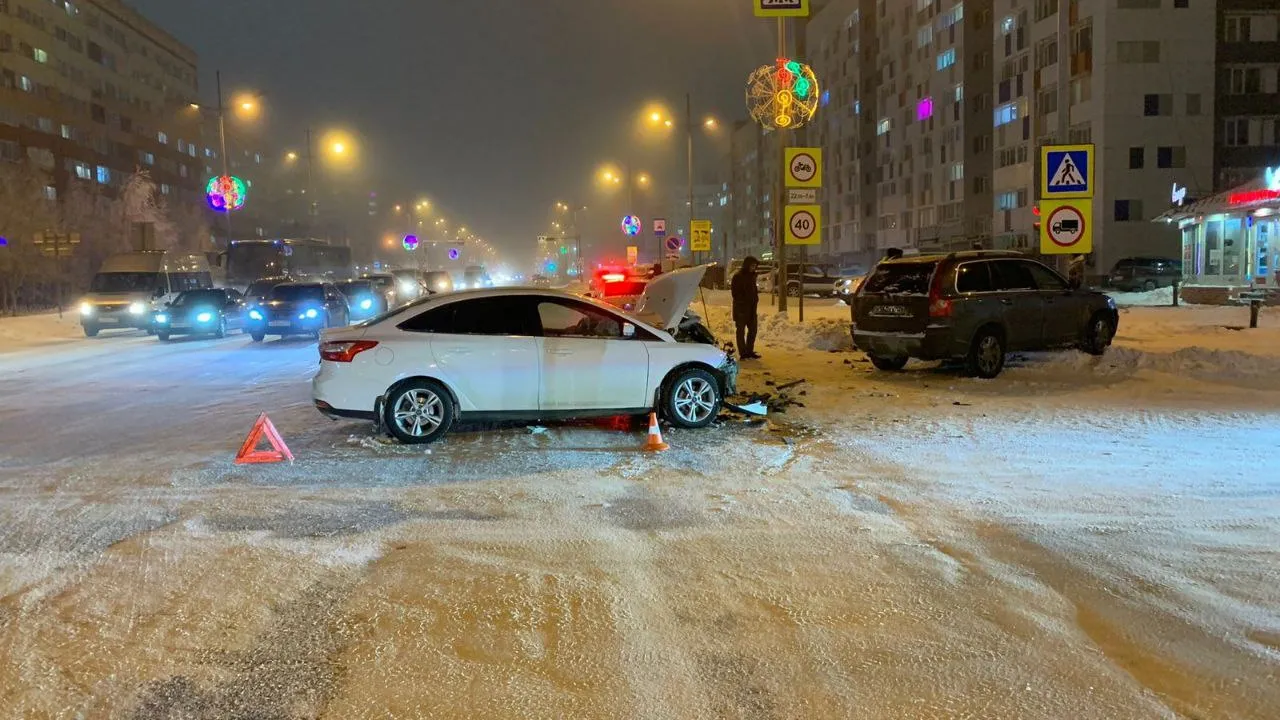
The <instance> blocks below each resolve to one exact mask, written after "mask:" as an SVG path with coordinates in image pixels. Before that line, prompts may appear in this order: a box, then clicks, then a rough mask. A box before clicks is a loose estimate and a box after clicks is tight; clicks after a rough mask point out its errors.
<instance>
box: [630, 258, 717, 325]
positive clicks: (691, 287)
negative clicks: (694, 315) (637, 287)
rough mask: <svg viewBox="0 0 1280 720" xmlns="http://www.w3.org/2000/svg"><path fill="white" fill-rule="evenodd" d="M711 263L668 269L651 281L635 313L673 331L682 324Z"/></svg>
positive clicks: (653, 323) (642, 294) (642, 318)
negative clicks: (670, 270)
mask: <svg viewBox="0 0 1280 720" xmlns="http://www.w3.org/2000/svg"><path fill="white" fill-rule="evenodd" d="M709 267H711V266H710V265H698V266H696V267H691V268H684V269H683V270H676V271H674V272H669V273H665V274H662V275H659V276H658V277H656V278H654V279H652V280H650V281H649V284H648V285H646V286H645V288H644V292H643V293H641V295H640V300H639V301H638V302H637V303H636V309H635V316H636V317H637V318H639V319H641V320H643V321H645V322H647V323H649V324H650V325H653V326H655V327H660V328H662V329H663V330H667V331H673V330H675V329H676V328H677V327H678V326H679V325H680V320H681V319H683V318H684V313H685V311H686V310H688V309H689V303H691V302H693V298H694V297H696V296H697V294H698V285H699V284H700V283H701V282H702V276H703V275H705V274H706V273H707V268H709Z"/></svg>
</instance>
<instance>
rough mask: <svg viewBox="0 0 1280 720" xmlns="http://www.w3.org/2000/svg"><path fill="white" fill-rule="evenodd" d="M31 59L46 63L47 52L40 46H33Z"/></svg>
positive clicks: (47, 59)
mask: <svg viewBox="0 0 1280 720" xmlns="http://www.w3.org/2000/svg"><path fill="white" fill-rule="evenodd" d="M31 59H32V60H35V61H36V62H38V63H47V62H49V53H47V52H45V51H44V50H41V49H40V48H35V49H34V50H32V51H31Z"/></svg>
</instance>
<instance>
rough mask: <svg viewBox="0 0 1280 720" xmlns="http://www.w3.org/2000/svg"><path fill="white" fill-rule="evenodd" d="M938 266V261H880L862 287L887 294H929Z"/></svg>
mask: <svg viewBox="0 0 1280 720" xmlns="http://www.w3.org/2000/svg"><path fill="white" fill-rule="evenodd" d="M937 266H938V263H937V262H911V263H880V264H879V265H877V266H876V269H875V270H874V271H873V272H872V273H871V277H868V278H867V281H866V282H865V283H863V285H862V289H863V291H864V292H868V293H882V294H885V295H928V294H929V281H930V280H931V279H932V278H933V271H934V268H936V267H937Z"/></svg>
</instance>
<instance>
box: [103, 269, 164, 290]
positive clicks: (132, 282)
mask: <svg viewBox="0 0 1280 720" xmlns="http://www.w3.org/2000/svg"><path fill="white" fill-rule="evenodd" d="M163 286H164V277H163V276H162V275H161V274H160V273H155V272H117V273H98V274H97V275H94V276H93V281H92V282H91V283H90V284H89V290H90V291H92V292H100V293H124V292H151V291H153V290H155V289H157V288H160V287H163Z"/></svg>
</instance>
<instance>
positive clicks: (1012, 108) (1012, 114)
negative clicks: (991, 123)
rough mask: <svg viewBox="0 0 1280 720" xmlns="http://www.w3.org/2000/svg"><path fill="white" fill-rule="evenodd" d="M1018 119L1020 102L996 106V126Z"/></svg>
mask: <svg viewBox="0 0 1280 720" xmlns="http://www.w3.org/2000/svg"><path fill="white" fill-rule="evenodd" d="M1017 119H1018V104H1017V103H1016V102H1011V103H1005V104H1004V105H1001V106H1000V107H997V108H996V111H995V126H996V127H1000V126H1001V125H1008V124H1009V123H1011V122H1013V121H1014V120H1017Z"/></svg>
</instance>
